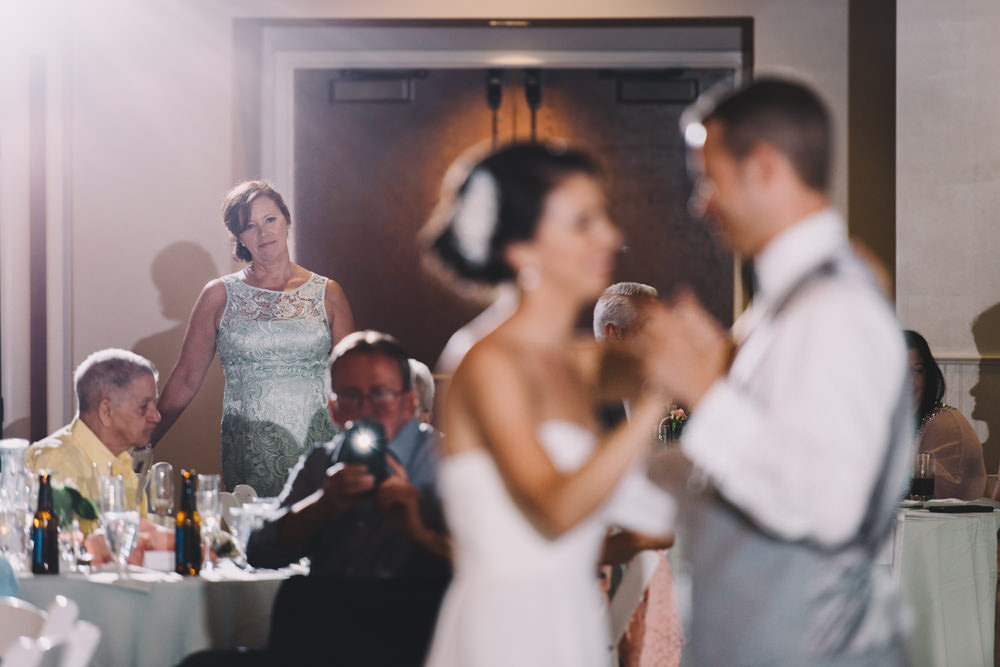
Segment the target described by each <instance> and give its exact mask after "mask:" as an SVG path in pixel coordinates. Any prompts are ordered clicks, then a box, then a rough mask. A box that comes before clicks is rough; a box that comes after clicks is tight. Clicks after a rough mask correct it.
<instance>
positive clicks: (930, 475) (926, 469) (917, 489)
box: [907, 452, 934, 501]
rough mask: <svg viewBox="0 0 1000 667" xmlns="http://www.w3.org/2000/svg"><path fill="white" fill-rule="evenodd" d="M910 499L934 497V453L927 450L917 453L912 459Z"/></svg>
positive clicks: (921, 499) (923, 499)
mask: <svg viewBox="0 0 1000 667" xmlns="http://www.w3.org/2000/svg"><path fill="white" fill-rule="evenodd" d="M907 497H908V498H909V499H910V500H920V501H925V500H931V499H932V498H934V455H933V454H931V453H929V452H921V453H920V454H917V456H916V458H915V459H914V461H913V479H912V480H911V481H910V495H909V496H907Z"/></svg>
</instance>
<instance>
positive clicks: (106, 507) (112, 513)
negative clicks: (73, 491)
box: [97, 475, 139, 576]
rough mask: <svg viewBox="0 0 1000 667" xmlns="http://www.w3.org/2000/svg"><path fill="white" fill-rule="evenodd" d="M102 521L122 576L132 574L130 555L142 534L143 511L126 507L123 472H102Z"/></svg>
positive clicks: (100, 504) (100, 503)
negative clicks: (115, 473)
mask: <svg viewBox="0 0 1000 667" xmlns="http://www.w3.org/2000/svg"><path fill="white" fill-rule="evenodd" d="M97 490H98V498H97V503H98V507H99V509H100V511H101V514H100V523H101V528H103V529H104V539H105V540H107V543H108V549H109V550H110V551H111V555H112V556H114V558H115V562H116V563H117V564H118V572H119V573H120V574H121V575H122V576H126V575H127V573H128V556H129V554H130V553H132V549H133V548H134V547H135V542H136V538H137V537H138V534H139V512H138V511H136V510H129V509H126V508H127V507H128V503H127V502H126V501H125V482H124V481H123V480H122V476H121V475H101V476H100V477H99V478H98V479H97Z"/></svg>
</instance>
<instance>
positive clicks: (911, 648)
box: [881, 510, 1000, 667]
mask: <svg viewBox="0 0 1000 667" xmlns="http://www.w3.org/2000/svg"><path fill="white" fill-rule="evenodd" d="M998 529H1000V512H984V513H967V514H947V513H936V512H929V511H927V510H906V511H901V512H900V513H899V515H898V517H897V521H896V529H895V534H894V539H893V545H892V548H891V549H890V550H888V551H887V553H886V554H884V556H883V559H882V561H881V562H882V565H884V566H887V567H889V568H891V571H892V574H893V577H894V579H895V580H896V582H897V583H898V585H899V589H900V592H901V595H902V597H903V599H904V601H905V602H907V603H908V606H909V608H910V612H911V614H912V620H913V628H912V631H911V632H910V635H909V639H908V640H907V651H908V653H909V656H910V659H911V660H912V662H913V664H914V665H915V666H922V665H927V666H928V667H939V666H940V665H962V667H975V666H977V665H983V666H987V665H993V632H994V629H993V622H994V615H995V609H996V588H997V530H998Z"/></svg>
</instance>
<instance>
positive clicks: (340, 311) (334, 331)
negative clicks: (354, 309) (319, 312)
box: [325, 279, 354, 345]
mask: <svg viewBox="0 0 1000 667" xmlns="http://www.w3.org/2000/svg"><path fill="white" fill-rule="evenodd" d="M325 305H326V319H327V320H328V321H329V322H330V336H331V337H332V338H333V344H334V345H336V344H337V342H338V341H340V339H341V338H343V337H344V336H346V335H347V334H349V333H351V332H352V331H354V315H353V313H351V304H350V303H348V301H347V295H346V294H344V290H343V289H341V287H340V285H338V284H337V283H336V282H334V281H332V280H329V279H327V281H326V296H325Z"/></svg>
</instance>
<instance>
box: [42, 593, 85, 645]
mask: <svg viewBox="0 0 1000 667" xmlns="http://www.w3.org/2000/svg"><path fill="white" fill-rule="evenodd" d="M45 613H46V616H47V618H46V619H45V624H44V625H42V630H41V632H40V633H39V636H40V637H47V638H48V639H49V640H50V641H52V642H53V643H58V642H60V641H62V640H63V639H65V638H66V637H67V636H69V634H70V633H71V632H73V628H74V627H75V626H76V619H77V616H79V615H80V607H79V606H77V604H76V603H75V602H73V601H72V600H70V599H69V598H68V597H66V596H65V595H57V596H56V597H55V599H54V600H53V601H52V604H50V605H49V607H48V609H46V610H45Z"/></svg>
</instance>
